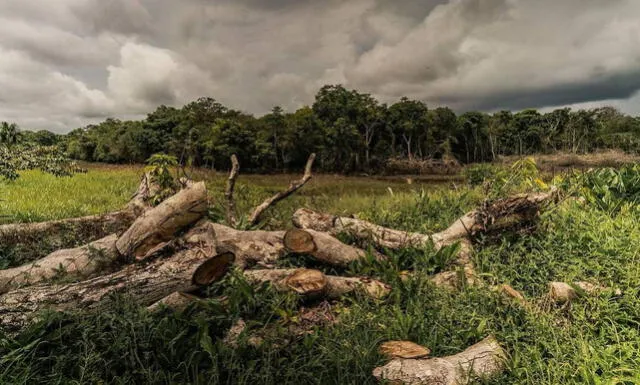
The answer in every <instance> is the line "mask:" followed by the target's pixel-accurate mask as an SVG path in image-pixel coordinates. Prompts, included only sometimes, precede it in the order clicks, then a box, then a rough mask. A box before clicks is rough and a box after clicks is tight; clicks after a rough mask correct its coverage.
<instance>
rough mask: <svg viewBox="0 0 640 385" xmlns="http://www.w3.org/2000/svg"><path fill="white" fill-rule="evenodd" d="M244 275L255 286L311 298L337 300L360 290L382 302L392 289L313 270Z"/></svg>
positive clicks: (252, 271)
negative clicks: (265, 285) (268, 285)
mask: <svg viewBox="0 0 640 385" xmlns="http://www.w3.org/2000/svg"><path fill="white" fill-rule="evenodd" d="M244 276H245V277H246V278H247V280H248V281H249V282H251V283H254V284H257V283H263V282H269V283H271V284H272V285H273V287H274V288H275V289H276V290H278V291H283V292H286V291H293V292H295V293H298V294H299V295H301V296H303V297H311V298H326V299H334V298H339V297H341V296H343V295H345V294H348V293H352V292H356V291H358V292H360V293H362V294H365V295H367V296H369V297H372V298H377V299H380V298H384V297H385V296H386V295H387V294H389V292H390V290H391V289H390V288H389V286H388V285H386V284H384V283H382V282H380V281H377V280H374V279H370V278H348V277H338V276H332V275H325V274H323V273H322V272H321V271H318V270H311V269H277V270H247V271H245V272H244Z"/></svg>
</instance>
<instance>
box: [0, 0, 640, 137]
mask: <svg viewBox="0 0 640 385" xmlns="http://www.w3.org/2000/svg"><path fill="white" fill-rule="evenodd" d="M638 47H640V2H638V1H637V0H608V1H601V0H537V1H529V0H448V1H447V0H349V1H343V0H341V1H338V0H313V1H312V0H210V1H207V0H181V1H175V0H109V1H102V0H58V1H56V2H55V4H54V3H53V2H45V1H42V0H7V1H3V2H1V3H0V120H10V121H15V122H17V123H18V124H20V125H21V126H22V127H24V128H32V129H41V128H46V129H50V130H52V131H56V132H67V131H69V130H71V129H73V128H76V127H79V126H82V125H85V124H88V123H91V122H95V121H98V120H101V119H104V118H105V117H119V118H135V117H139V116H143V115H144V114H146V113H148V112H150V111H152V110H153V109H154V108H155V107H156V106H157V105H159V104H167V105H176V106H179V105H182V104H184V103H186V102H188V101H190V100H193V99H195V98H197V97H200V96H211V97H214V98H216V99H217V100H219V101H220V102H222V103H224V104H226V105H228V106H229V107H232V108H236V109H241V110H244V111H246V112H251V113H256V114H262V113H264V112H266V111H268V110H270V109H271V108H272V107H273V106H275V105H280V106H282V107H284V108H285V109H287V110H293V109H295V108H297V107H299V106H300V105H303V104H307V103H311V102H312V101H313V97H314V95H315V93H316V92H317V90H318V89H319V87H321V86H322V85H324V84H335V83H342V84H344V85H345V86H347V87H352V88H356V89H358V90H360V91H363V92H369V93H371V94H373V95H375V96H376V97H377V98H379V99H380V100H382V101H384V102H393V101H395V100H397V99H398V98H400V97H402V96H409V97H411V98H416V99H420V100H423V101H425V102H426V103H428V105H429V106H439V105H448V106H450V107H452V108H454V109H456V110H457V111H464V110H469V109H481V110H485V111H494V110H499V109H512V110H517V109H523V108H549V107H553V106H565V105H573V106H576V107H593V106H598V105H603V104H607V105H614V106H617V107H619V108H621V109H622V110H623V111H625V112H627V113H633V114H638V113H640V96H638V90H640V50H639V49H638Z"/></svg>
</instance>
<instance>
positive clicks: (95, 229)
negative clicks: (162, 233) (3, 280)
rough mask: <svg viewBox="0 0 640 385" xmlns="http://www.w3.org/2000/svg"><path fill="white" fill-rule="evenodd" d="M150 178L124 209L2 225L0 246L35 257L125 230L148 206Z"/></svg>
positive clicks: (30, 258) (6, 249) (31, 258)
mask: <svg viewBox="0 0 640 385" xmlns="http://www.w3.org/2000/svg"><path fill="white" fill-rule="evenodd" d="M152 188H153V185H150V181H149V180H148V177H147V176H146V174H145V175H144V176H143V177H142V180H141V182H140V184H139V185H138V189H137V191H136V193H135V194H134V195H133V197H132V198H131V200H130V201H129V203H128V204H127V205H126V206H125V208H124V209H123V210H120V211H114V212H111V213H106V214H100V215H89V216H84V217H78V218H68V219H60V220H54V221H47V222H39V223H12V224H7V225H1V226H0V247H2V248H3V249H4V251H5V252H7V253H8V252H9V250H12V251H13V252H14V253H17V254H19V255H20V256H21V257H20V258H17V259H18V262H21V261H31V260H35V259H38V258H40V257H43V256H45V255H47V254H49V253H51V252H53V251H55V250H59V249H66V248H72V247H76V246H78V245H81V244H85V243H88V242H91V241H94V240H96V239H99V238H102V237H105V236H107V235H109V234H114V233H117V234H121V233H122V232H124V231H125V230H126V229H127V228H129V226H131V224H132V223H133V221H135V219H136V218H137V217H138V216H139V215H140V214H142V212H144V210H146V209H147V208H148V206H147V204H146V200H147V199H148V197H149V193H150V189H152Z"/></svg>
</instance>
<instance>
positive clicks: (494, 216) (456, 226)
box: [293, 193, 553, 249]
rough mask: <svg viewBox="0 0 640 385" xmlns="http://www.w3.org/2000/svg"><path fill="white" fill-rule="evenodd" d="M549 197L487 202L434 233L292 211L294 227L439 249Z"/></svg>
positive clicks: (500, 224)
mask: <svg viewBox="0 0 640 385" xmlns="http://www.w3.org/2000/svg"><path fill="white" fill-rule="evenodd" d="M552 197H553V193H532V194H523V195H517V196H514V197H511V198H506V199H501V200H497V201H495V202H493V203H487V204H485V205H483V207H481V208H479V209H476V210H473V211H471V212H469V213H467V214H465V215H463V216H462V217H460V218H459V219H458V220H456V221H455V222H454V223H453V224H452V225H451V226H449V228H447V229H446V230H443V231H441V232H438V233H434V234H420V233H413V232H408V231H401V230H395V229H390V228H386V227H382V226H378V225H376V224H373V223H371V222H367V221H364V220H361V219H356V218H349V217H338V216H334V215H330V214H323V213H318V212H315V211H313V210H309V209H299V210H298V211H296V212H295V213H294V214H293V223H294V225H295V226H296V227H298V228H302V229H310V230H316V231H322V232H327V233H329V234H332V235H337V234H340V233H347V234H349V235H351V236H353V237H354V238H356V239H359V240H363V241H366V240H371V241H373V242H374V243H375V244H376V245H377V246H378V247H381V248H389V249H400V248H404V247H424V246H426V245H429V244H433V245H434V246H435V248H436V249H440V248H442V247H443V246H447V245H451V244H453V243H455V242H458V241H460V240H464V239H466V238H468V237H469V236H471V235H474V234H477V233H489V232H493V231H499V230H504V229H506V228H508V227H511V226H514V225H517V224H520V223H522V222H523V221H526V220H531V219H533V218H534V217H535V216H536V215H537V213H538V210H539V209H540V207H541V206H542V205H543V204H544V203H546V202H548V201H549V200H550V199H551V198H552Z"/></svg>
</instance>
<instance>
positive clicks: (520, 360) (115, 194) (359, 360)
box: [0, 166, 640, 385]
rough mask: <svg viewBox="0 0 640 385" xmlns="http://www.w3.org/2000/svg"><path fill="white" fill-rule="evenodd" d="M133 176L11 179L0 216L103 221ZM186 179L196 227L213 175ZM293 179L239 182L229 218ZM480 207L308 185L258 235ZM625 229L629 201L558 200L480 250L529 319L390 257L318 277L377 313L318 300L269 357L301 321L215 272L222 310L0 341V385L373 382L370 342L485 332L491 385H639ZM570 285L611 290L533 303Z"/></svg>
mask: <svg viewBox="0 0 640 385" xmlns="http://www.w3.org/2000/svg"><path fill="white" fill-rule="evenodd" d="M140 172H141V169H140V168H136V167H103V166H95V167H91V168H90V170H89V172H88V173H87V174H81V175H76V176H74V177H72V178H62V179H59V178H54V177H50V176H46V175H43V174H40V173H37V172H29V173H25V174H23V175H22V178H20V179H19V180H18V181H17V182H14V183H2V184H1V185H0V194H1V195H2V199H3V201H2V202H1V206H0V213H2V214H3V215H5V216H6V218H5V220H6V221H10V222H11V221H39V220H46V219H54V218H63V217H69V216H77V215H85V214H93V213H99V212H106V211H110V210H114V209H117V208H118V207H121V206H122V205H123V204H124V203H125V202H126V201H127V200H128V199H129V197H130V195H131V193H132V192H133V191H134V190H135V188H136V184H137V182H138V178H139V176H140ZM193 177H194V178H195V179H206V180H207V182H208V187H209V191H210V194H211V197H212V202H213V205H212V209H211V216H212V218H213V219H216V220H220V219H221V218H222V207H221V206H220V204H219V202H221V201H222V190H223V185H224V181H225V178H226V176H225V175H221V174H220V175H214V174H212V173H205V172H199V173H194V174H193ZM295 177H296V176H292V175H289V176H282V175H276V176H254V175H241V177H240V179H239V180H238V186H237V189H236V194H237V197H238V206H239V212H240V213H246V210H247V209H248V208H249V207H251V206H252V205H253V204H255V203H257V202H259V201H261V200H262V199H264V198H266V197H267V196H269V195H270V194H271V193H273V192H275V191H278V190H279V189H281V188H282V187H283V186H286V185H287V183H288V181H289V180H290V179H293V178H295ZM484 197H485V194H484V193H483V192H482V191H481V189H480V188H471V187H467V186H465V185H460V184H459V185H458V186H455V185H452V184H451V183H446V184H441V185H417V184H412V185H409V184H407V183H403V182H402V181H396V182H393V181H385V180H375V179H368V178H346V177H335V176H318V177H317V178H315V179H314V180H313V181H312V182H310V184H309V185H307V186H305V187H304V189H303V190H301V191H300V192H299V193H298V194H297V195H295V196H294V197H291V198H290V199H288V200H286V201H284V202H282V203H281V204H280V205H278V206H277V207H276V208H275V209H271V210H270V211H269V212H268V214H267V215H266V217H267V219H266V221H265V223H263V224H262V227H265V228H271V229H276V228H283V227H289V226H290V217H291V214H292V213H293V211H294V210H295V209H296V208H298V207H302V206H304V207H309V208H313V209H317V210H321V211H327V212H332V213H335V214H357V215H359V216H360V217H361V218H363V219H368V220H371V221H373V222H376V223H379V224H381V225H385V226H389V227H394V228H398V229H406V230H413V231H422V232H432V231H437V230H440V229H443V228H445V227H447V226H448V225H449V224H450V223H451V222H452V221H453V220H454V219H455V218H457V217H459V216H460V215H461V214H463V213H464V212H466V211H467V210H469V209H471V208H473V207H475V206H476V205H478V204H479V203H480V202H482V200H483V198H484ZM639 218H640V210H638V209H637V208H636V206H635V205H633V204H625V205H622V207H621V209H620V210H619V211H617V212H615V213H611V212H607V211H605V210H602V209H599V208H597V207H596V206H595V205H592V204H586V205H581V204H579V203H576V202H575V201H565V202H563V203H560V204H559V205H557V206H555V207H554V208H553V209H552V210H550V211H546V212H544V213H542V216H541V219H540V223H539V224H538V226H537V228H536V229H535V230H534V231H533V232H532V233H527V234H505V235H504V236H502V237H500V238H498V239H480V240H479V242H478V244H477V245H476V253H475V255H474V262H475V264H476V266H477V270H478V271H479V272H480V273H481V275H482V278H483V280H484V281H485V282H486V283H487V284H490V285H493V284H501V283H507V284H511V285H512V286H513V287H514V288H515V289H517V290H519V291H521V292H522V293H523V294H524V295H525V296H526V297H527V298H528V299H529V300H530V301H531V302H532V303H533V304H534V306H532V308H531V309H525V308H524V307H522V306H520V305H518V304H517V303H515V302H513V301H510V300H508V299H506V298H504V297H503V296H501V295H500V294H498V293H495V292H493V291H490V290H487V288H482V287H468V288H465V289H463V290H461V291H460V292H449V291H445V290H442V289H438V288H436V287H435V286H433V284H432V283H431V282H430V281H429V276H430V275H432V274H434V273H437V272H438V271H440V270H441V269H442V268H443V265H444V262H446V257H447V256H446V255H443V252H440V253H436V252H434V251H433V250H431V249H424V250H422V249H419V250H416V249H413V250H403V251H398V252H389V253H388V255H389V256H390V258H389V260H388V261H385V262H373V261H372V262H367V263H359V264H357V265H354V266H351V267H349V268H348V269H345V270H335V269H326V268H325V271H328V272H333V273H340V274H342V275H367V276H372V277H375V278H378V279H380V280H382V281H384V282H387V283H389V284H390V285H391V286H392V287H393V291H392V293H391V295H390V296H389V297H388V298H387V299H385V300H382V301H374V300H371V299H366V298H360V297H350V298H345V299H344V300H342V301H340V302H336V303H333V304H332V305H331V306H332V309H333V311H334V312H335V313H336V314H339V323H337V324H335V325H324V326H319V327H317V328H315V330H314V332H313V333H312V334H308V335H306V336H304V337H300V338H297V339H294V340H293V341H291V342H290V343H289V344H281V343H280V341H281V337H283V336H285V335H286V334H287V333H286V328H287V327H288V326H290V325H292V324H296V323H298V322H300V320H299V319H298V318H297V317H296V315H297V311H298V309H299V308H300V305H301V304H300V303H298V302H297V300H296V299H295V298H293V297H292V296H287V295H281V294H276V293H274V292H273V291H272V290H271V289H270V288H268V287H260V288H251V287H249V286H247V285H245V284H244V282H243V280H242V279H241V278H240V277H238V276H237V275H235V274H230V275H228V276H227V277H226V278H225V279H224V280H223V281H221V282H219V283H216V284H214V285H213V287H211V288H210V289H208V291H209V294H210V296H211V298H220V297H221V296H226V297H227V301H226V305H225V306H222V305H221V303H220V302H219V301H218V300H216V299H211V300H209V301H208V302H207V303H206V304H203V305H199V306H197V307H194V308H192V309H190V310H189V311H187V312H186V313H184V314H181V315H172V314H159V315H152V314H149V313H148V312H146V311H145V310H144V309H141V308H140V307H138V306H136V305H135V304H134V303H132V302H131V301H129V300H127V298H126V297H122V298H121V300H120V301H118V302H117V305H116V306H114V307H113V308H112V309H111V310H110V311H106V312H102V313H99V314H87V313H82V312H78V313H70V314H48V315H47V316H46V317H45V318H44V320H43V321H42V322H40V323H38V324H36V325H34V326H33V327H31V328H30V329H29V330H27V331H25V332H23V333H22V334H21V335H19V336H16V337H8V336H5V337H2V336H0V384H37V383H60V384H96V383H117V384H133V383H136V384H143V383H144V384H146V383H152V384H183V383H198V384H373V383H376V381H375V379H374V378H373V377H372V375H371V371H372V369H373V368H374V367H376V366H379V365H381V364H383V363H384V362H385V360H384V358H383V357H382V356H381V355H380V354H379V353H378V351H377V348H378V346H379V345H380V343H381V342H384V341H386V340H398V339H399V340H411V341H414V342H416V343H419V344H422V345H425V346H428V347H429V348H430V349H431V350H432V355H433V356H442V355H449V354H455V353H457V352H459V351H461V350H463V349H465V348H466V347H468V346H469V345H471V344H473V343H476V342H478V341H479V340H481V339H483V338H484V337H486V336H488V335H495V336H496V337H497V339H498V340H499V341H500V342H501V343H502V345H503V346H504V347H505V349H506V350H507V352H508V354H509V359H508V368H507V370H506V371H505V372H504V374H503V375H502V376H501V377H499V378H497V379H494V380H493V381H491V382H490V383H492V384H493V383H496V384H536V385H538V384H549V385H552V384H553V385H556V384H593V385H596V384H598V385H599V384H610V385H617V384H625V385H626V384H636V383H640V300H639V296H640V290H639V289H638V288H639V287H640V251H639V250H640V228H639V227H638V226H637V223H638V219H639ZM445 254H446V253H445ZM300 263H301V262H300V261H296V260H294V259H289V260H287V261H286V262H285V264H289V265H300ZM405 270H412V271H414V272H415V274H414V275H413V277H412V278H411V279H409V280H407V281H403V280H401V279H400V272H402V271H405ZM578 280H593V281H596V282H598V283H600V284H602V285H606V286H608V287H610V288H611V289H610V290H605V291H604V292H602V293H600V294H598V295H595V296H587V297H584V298H580V299H578V300H576V301H575V302H573V303H572V304H571V305H568V306H558V305H552V304H550V303H548V302H547V301H545V300H544V298H543V296H544V294H545V292H546V284H547V282H549V281H569V282H570V281H578ZM614 289H620V290H621V291H622V294H621V295H618V294H616V293H615V290H614ZM305 305H306V306H309V305H310V304H305ZM238 318H243V319H244V320H246V321H247V323H248V325H249V330H263V329H269V330H271V329H273V330H275V332H274V334H273V335H272V337H271V339H268V340H267V341H266V343H265V344H263V345H262V346H260V347H259V348H254V347H252V346H251V345H250V344H248V342H247V340H246V338H245V339H241V340H240V344H239V346H238V347H237V348H231V347H229V346H227V345H225V344H224V343H223V342H222V336H224V333H225V331H226V330H227V329H228V328H229V327H230V326H231V325H232V324H233V323H234V322H235V321H236V320H237V319H238Z"/></svg>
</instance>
